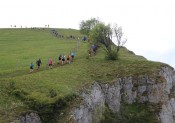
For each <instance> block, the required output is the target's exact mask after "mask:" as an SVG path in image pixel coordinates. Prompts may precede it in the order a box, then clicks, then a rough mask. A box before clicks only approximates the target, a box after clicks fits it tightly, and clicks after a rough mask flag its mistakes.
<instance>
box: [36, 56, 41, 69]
mask: <svg viewBox="0 0 175 123" xmlns="http://www.w3.org/2000/svg"><path fill="white" fill-rule="evenodd" d="M41 63H42V62H41V59H38V61H36V64H37V66H38V68H37V70H39V69H40V66H41Z"/></svg>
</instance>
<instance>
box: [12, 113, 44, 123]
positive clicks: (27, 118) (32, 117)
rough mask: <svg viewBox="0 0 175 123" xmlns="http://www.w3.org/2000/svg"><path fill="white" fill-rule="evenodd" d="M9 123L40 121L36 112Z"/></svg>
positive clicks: (38, 122) (37, 122) (33, 122)
mask: <svg viewBox="0 0 175 123" xmlns="http://www.w3.org/2000/svg"><path fill="white" fill-rule="evenodd" d="M11 123H41V120H40V117H39V115H38V114H37V113H36V112H29V113H25V114H23V115H21V116H20V117H19V118H18V119H16V120H14V121H13V122H11Z"/></svg>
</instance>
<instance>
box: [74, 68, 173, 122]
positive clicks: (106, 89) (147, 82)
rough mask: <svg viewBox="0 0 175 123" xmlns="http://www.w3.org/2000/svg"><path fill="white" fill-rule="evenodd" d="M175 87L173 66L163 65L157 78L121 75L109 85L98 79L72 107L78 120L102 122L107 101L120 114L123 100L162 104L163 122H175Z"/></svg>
mask: <svg viewBox="0 0 175 123" xmlns="http://www.w3.org/2000/svg"><path fill="white" fill-rule="evenodd" d="M173 87H175V72H174V69H173V68H171V67H163V68H162V69H161V71H160V72H159V75H157V76H156V77H154V78H153V77H149V76H147V75H142V76H139V77H137V78H134V77H132V76H130V77H125V78H117V79H116V80H115V81H114V82H112V83H106V84H100V83H97V82H94V84H93V85H91V86H90V87H89V88H88V89H86V91H85V92H83V93H82V94H81V97H82V98H83V101H82V103H81V104H80V106H78V107H76V108H74V109H73V110H72V112H71V118H72V119H73V121H74V122H76V123H98V122H100V118H101V117H102V115H103V113H104V107H105V104H106V105H107V106H108V107H109V108H110V109H111V110H112V111H113V112H114V113H117V112H119V111H120V104H121V103H122V102H124V103H127V104H132V103H134V102H136V103H144V102H150V103H154V104H157V103H161V104H162V107H161V111H160V113H159V119H160V121H161V123H175V100H174V98H173V93H174V92H173ZM170 95H171V96H172V97H170Z"/></svg>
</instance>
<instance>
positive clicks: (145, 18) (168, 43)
mask: <svg viewBox="0 0 175 123" xmlns="http://www.w3.org/2000/svg"><path fill="white" fill-rule="evenodd" d="M92 17H99V18H100V19H101V21H104V22H105V23H106V24H108V23H111V24H114V23H117V24H118V25H119V26H122V28H123V31H124V33H125V35H126V37H127V39H128V42H127V43H126V45H125V46H126V47H127V48H128V49H130V50H132V51H134V52H135V53H136V54H138V55H143V56H145V57H146V58H147V59H149V60H155V61H161V62H166V63H168V64H170V65H171V66H173V67H175V58H174V57H173V55H174V53H175V34H174V33H175V1H174V0H0V27H1V28H4V27H10V25H17V27H20V26H23V27H26V26H27V27H31V26H32V27H34V26H37V27H44V26H45V25H46V24H49V25H50V27H58V28H75V29H79V23H80V21H81V20H87V19H90V18H92Z"/></svg>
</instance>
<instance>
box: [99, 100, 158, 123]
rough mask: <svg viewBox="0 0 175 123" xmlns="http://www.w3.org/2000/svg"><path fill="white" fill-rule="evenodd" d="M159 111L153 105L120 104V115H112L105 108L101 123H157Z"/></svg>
mask: <svg viewBox="0 0 175 123" xmlns="http://www.w3.org/2000/svg"><path fill="white" fill-rule="evenodd" d="M159 109H160V108H157V107H156V105H155V104H149V103H148V104H147V103H145V104H130V105H126V104H122V105H121V109H120V113H119V114H114V113H112V111H111V110H110V109H109V108H108V107H106V109H105V113H104V117H103V118H104V119H102V120H101V123H158V122H159V121H158V119H157V115H158V114H159Z"/></svg>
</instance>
